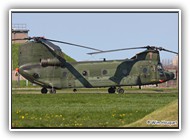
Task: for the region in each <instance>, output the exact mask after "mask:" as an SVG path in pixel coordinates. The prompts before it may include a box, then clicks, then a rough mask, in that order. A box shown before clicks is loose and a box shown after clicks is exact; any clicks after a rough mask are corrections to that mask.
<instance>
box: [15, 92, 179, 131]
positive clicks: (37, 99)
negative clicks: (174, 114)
mask: <svg viewBox="0 0 190 140" xmlns="http://www.w3.org/2000/svg"><path fill="white" fill-rule="evenodd" d="M177 98H178V94H177V93H169V94H163V93H162V94H159V93H157V94H121V95H120V94H119V95H118V94H88V93H85V94H56V95H54V94H47V95H42V94H33V95H31V94H12V127H13V128H14V127H30V128H32V127H66V128H67V127H119V126H123V125H127V124H130V123H132V122H135V121H137V120H139V119H141V118H143V117H144V116H146V115H147V114H150V113H151V112H153V111H155V110H157V109H159V108H162V107H164V106H166V105H167V104H169V103H170V102H172V101H174V100H176V99H177Z"/></svg>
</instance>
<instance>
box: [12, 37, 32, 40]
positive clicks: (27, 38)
mask: <svg viewBox="0 0 190 140" xmlns="http://www.w3.org/2000/svg"><path fill="white" fill-rule="evenodd" d="M31 39H32V38H31V37H26V38H14V39H12V41H15V40H31Z"/></svg>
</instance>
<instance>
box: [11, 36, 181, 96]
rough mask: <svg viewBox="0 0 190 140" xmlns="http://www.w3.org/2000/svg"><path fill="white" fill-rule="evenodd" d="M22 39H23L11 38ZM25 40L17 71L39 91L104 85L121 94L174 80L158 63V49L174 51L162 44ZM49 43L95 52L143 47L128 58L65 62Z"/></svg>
mask: <svg viewBox="0 0 190 140" xmlns="http://www.w3.org/2000/svg"><path fill="white" fill-rule="evenodd" d="M14 40H23V39H14ZM24 40H29V41H27V42H26V43H25V44H23V45H22V46H20V48H19V68H17V71H18V72H19V74H21V75H22V76H23V77H25V78H26V79H27V80H29V81H30V82H32V83H35V84H37V85H40V86H41V87H42V89H41V93H42V94H46V93H47V92H48V89H49V92H50V93H56V89H63V88H73V91H74V92H76V91H77V88H101V87H108V93H115V92H116V91H117V92H118V93H124V89H123V88H122V86H139V88H141V86H142V85H149V84H156V85H157V84H160V83H163V82H166V81H169V80H172V79H174V73H172V72H168V71H165V70H164V68H163V67H162V64H161V62H160V54H159V51H166V52H170V53H174V54H178V53H177V52H174V51H170V50H167V49H164V48H162V47H155V46H144V47H134V48H124V49H116V50H107V51H102V50H99V49H95V48H91V47H87V46H83V45H78V44H73V43H69V42H63V41H58V40H52V39H47V38H44V37H29V38H24ZM52 42H57V43H64V44H67V45H73V46H77V47H82V48H86V49H90V50H94V51H95V52H92V53H88V54H89V55H93V54H98V53H108V52H113V51H124V50H131V49H145V51H142V52H139V53H138V54H136V55H135V56H133V57H132V58H131V59H124V60H106V59H104V60H103V61H83V62H67V61H66V59H65V58H64V55H63V52H62V51H61V49H60V47H58V46H57V45H55V44H53V43H52Z"/></svg>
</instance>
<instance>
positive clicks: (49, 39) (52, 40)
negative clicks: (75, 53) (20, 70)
mask: <svg viewBox="0 0 190 140" xmlns="http://www.w3.org/2000/svg"><path fill="white" fill-rule="evenodd" d="M45 40H49V41H52V42H57V43H63V44H67V45H72V46H76V47H81V48H85V49H90V50H94V51H98V52H101V51H102V50H99V49H95V48H91V47H87V46H83V45H78V44H74V43H69V42H65V41H59V40H53V39H47V38H45Z"/></svg>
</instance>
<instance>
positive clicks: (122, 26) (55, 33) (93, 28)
mask: <svg viewBox="0 0 190 140" xmlns="http://www.w3.org/2000/svg"><path fill="white" fill-rule="evenodd" d="M12 24H26V25H27V29H29V30H30V31H29V36H31V37H33V36H44V37H46V38H49V39H55V40H61V41H67V42H71V43H75V44H80V45H85V46H89V47H93V48H97V49H100V50H109V49H118V48H127V47H136V46H137V47H140V46H147V45H153V46H158V47H164V48H166V49H169V50H172V51H176V52H178V13H155V12H154V13H13V14H12ZM55 44H56V45H58V46H60V48H61V49H62V51H63V52H65V53H66V54H68V55H70V56H71V57H73V58H74V59H76V60H78V61H82V60H100V59H102V58H107V59H125V58H131V57H132V56H133V55H135V54H136V53H138V52H140V51H143V50H130V51H122V52H113V53H107V54H98V55H93V56H89V55H87V54H86V53H88V52H92V51H91V50H86V49H81V48H76V47H74V46H73V47H72V46H68V45H63V44H58V43H55ZM174 56H175V54H170V53H167V52H161V59H172V58H173V57H174Z"/></svg>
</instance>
